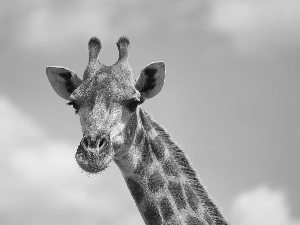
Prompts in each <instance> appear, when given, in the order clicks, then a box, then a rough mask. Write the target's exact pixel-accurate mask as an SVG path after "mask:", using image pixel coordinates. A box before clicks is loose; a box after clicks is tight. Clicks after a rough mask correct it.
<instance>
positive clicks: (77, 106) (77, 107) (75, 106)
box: [67, 101, 79, 114]
mask: <svg viewBox="0 0 300 225" xmlns="http://www.w3.org/2000/svg"><path fill="white" fill-rule="evenodd" d="M67 105H71V106H73V108H74V109H75V113H76V114H77V113H78V110H79V105H77V103H76V102H73V101H71V102H68V103H67Z"/></svg>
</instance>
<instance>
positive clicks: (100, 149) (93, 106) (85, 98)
mask: <svg viewBox="0 0 300 225" xmlns="http://www.w3.org/2000/svg"><path fill="white" fill-rule="evenodd" d="M128 72H130V71H128ZM128 74H130V73H128ZM131 78H132V76H127V75H124V74H123V73H120V72H119V73H115V71H112V70H111V69H110V68H106V70H105V71H103V72H101V73H99V74H97V75H95V76H93V77H91V78H90V79H88V80H86V81H84V82H83V83H82V85H80V86H79V87H78V88H77V89H76V90H74V91H73V93H72V95H71V96H70V101H71V103H70V104H72V105H73V107H74V108H75V109H76V111H77V114H78V115H79V117H80V123H81V126H82V133H83V138H82V140H81V142H80V144H79V146H78V149H77V152H76V160H77V162H78V164H79V166H80V167H81V168H82V169H84V170H85V171H87V172H90V173H96V172H99V171H101V170H104V169H105V168H106V167H107V166H108V164H109V162H110V161H111V160H112V159H113V158H114V155H115V154H118V153H119V152H120V151H121V150H122V149H127V148H129V146H130V145H131V143H132V141H133V137H134V135H133V134H134V131H135V128H136V118H135V115H136V114H135V112H136V108H137V106H138V105H139V104H140V103H141V95H140V92H139V91H138V90H137V89H136V88H135V86H134V83H133V80H132V79H131Z"/></svg>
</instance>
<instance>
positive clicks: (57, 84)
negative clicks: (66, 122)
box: [46, 66, 82, 100]
mask: <svg viewBox="0 0 300 225" xmlns="http://www.w3.org/2000/svg"><path fill="white" fill-rule="evenodd" d="M46 74H47V76H48V79H49V81H50V83H51V85H52V87H53V89H54V91H55V92H56V93H57V94H58V95H59V96H60V97H62V98H64V99H66V100H69V98H70V95H71V94H72V92H73V91H74V90H75V89H76V88H77V87H78V86H79V85H80V84H81V83H82V81H81V79H80V78H79V77H78V76H77V75H76V73H75V72H74V71H72V70H69V69H66V68H63V67H57V66H48V67H47V68H46Z"/></svg>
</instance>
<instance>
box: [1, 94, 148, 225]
mask: <svg viewBox="0 0 300 225" xmlns="http://www.w3.org/2000/svg"><path fill="white" fill-rule="evenodd" d="M0 124H1V131H0V132H1V134H0V135H1V137H2V138H1V139H0V146H1V148H0V153H1V157H0V177H1V179H0V199H1V201H0V215H1V217H0V223H1V224H3V225H8V224H41V225H48V224H49V225H50V224H75V225H77V224H78V225H80V224H92V225H93V224H108V225H109V224H124V225H126V224H133V223H134V224H137V223H142V219H141V216H140V215H139V213H138V210H137V208H136V207H135V205H134V202H133V200H132V198H131V197H130V193H129V191H128V190H127V188H126V185H125V182H124V180H123V179H122V177H121V175H120V172H119V171H118V168H117V167H116V166H114V165H113V166H112V168H111V169H110V171H108V173H109V174H104V175H103V176H101V175H99V176H97V179H96V177H87V176H86V175H85V174H82V173H81V172H80V169H79V167H78V166H77V164H76V162H75V159H74V152H75V149H76V145H77V143H75V145H74V144H71V143H67V142H64V141H59V140H51V139H49V138H47V136H46V134H45V132H44V131H43V130H42V129H41V128H40V127H39V126H38V124H36V123H35V121H34V119H32V118H30V116H28V115H26V113H24V112H23V111H22V110H20V109H19V108H18V107H16V106H14V105H13V104H12V103H11V101H10V100H9V99H7V98H4V97H1V96H0ZM125 193H126V194H125ZM116 215H118V216H116ZM121 218H124V221H122V220H121Z"/></svg>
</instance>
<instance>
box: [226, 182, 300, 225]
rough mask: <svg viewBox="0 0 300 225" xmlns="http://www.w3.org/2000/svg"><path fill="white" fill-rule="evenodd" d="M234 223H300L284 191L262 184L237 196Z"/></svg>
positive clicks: (240, 224) (233, 216) (298, 224)
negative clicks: (291, 211) (292, 211)
mask: <svg viewBox="0 0 300 225" xmlns="http://www.w3.org/2000/svg"><path fill="white" fill-rule="evenodd" d="M231 217H232V219H231V220H232V221H231V222H232V224H239V225H265V224H272V225H283V224H284V225H300V219H296V218H293V216H292V215H291V214H290V209H289V206H288V204H287V200H286V194H285V193H284V192H283V191H279V190H272V189H270V188H269V187H268V186H266V185H261V186H259V187H257V188H255V189H254V190H250V191H248V192H245V193H242V194H240V195H238V196H237V197H236V199H235V200H234V202H233V205H232V211H231Z"/></svg>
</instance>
